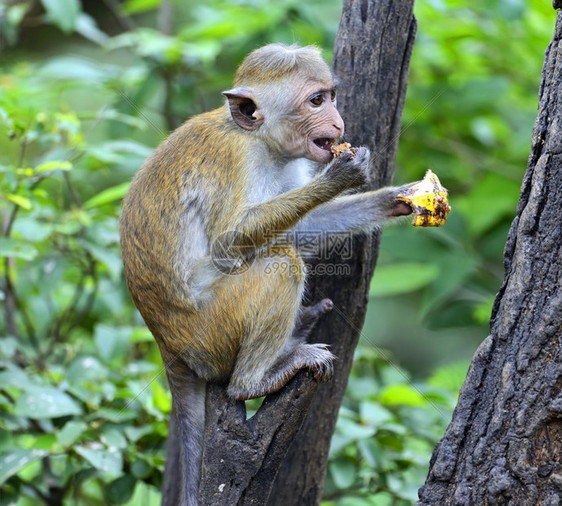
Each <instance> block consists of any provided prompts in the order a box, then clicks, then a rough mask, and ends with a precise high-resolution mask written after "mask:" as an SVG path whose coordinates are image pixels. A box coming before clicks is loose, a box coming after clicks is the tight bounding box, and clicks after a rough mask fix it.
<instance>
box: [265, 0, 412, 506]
mask: <svg viewBox="0 0 562 506" xmlns="http://www.w3.org/2000/svg"><path fill="white" fill-rule="evenodd" d="M416 26H417V24H416V20H415V18H414V15H413V0H400V1H397V0H376V1H375V0H345V1H344V3H343V11H342V19H341V23H340V27H339V30H338V35H337V38H336V43H335V48H334V59H333V67H334V70H335V73H336V75H337V76H338V78H339V79H340V80H341V84H340V86H339V87H338V109H339V111H340V113H341V115H342V117H343V119H344V121H345V125H346V131H345V136H344V137H345V139H346V140H348V141H349V142H351V143H352V145H354V146H368V147H369V148H370V149H371V174H372V181H373V188H379V187H381V186H385V185H388V184H389V183H390V182H391V180H392V175H393V172H394V160H395V157H396V148H397V145H398V137H399V134H400V123H401V118H402V109H403V106H404V100H405V97H406V86H407V81H408V69H409V63H410V56H411V52H412V48H413V44H414V39H415V33H416ZM379 237H380V234H379V233H375V234H373V235H372V236H370V237H358V238H355V239H354V240H353V241H352V242H351V247H350V252H351V253H352V256H351V258H350V259H346V258H345V257H346V252H347V250H346V251H344V252H343V253H342V254H341V255H339V256H338V255H336V254H333V255H331V256H330V257H329V258H327V259H325V258H323V259H321V260H319V261H317V262H316V265H318V264H325V265H327V266H331V265H333V266H336V267H337V266H345V267H346V268H347V269H348V273H346V275H345V276H330V275H323V276H318V275H317V276H311V277H310V279H308V278H307V287H308V298H309V300H310V302H317V301H319V300H321V299H323V298H325V297H328V298H331V299H332V300H333V302H334V310H333V311H332V313H331V314H329V315H327V316H325V317H324V318H323V320H322V321H321V322H320V324H319V326H318V328H317V331H316V332H315V333H314V335H313V336H312V339H311V341H313V342H321V343H327V344H329V345H330V349H331V350H332V351H333V353H334V354H335V355H336V356H337V357H338V360H337V362H336V364H335V371H334V378H333V380H332V381H331V382H330V383H328V384H325V385H321V386H320V388H319V390H318V392H317V394H316V395H315V397H314V399H313V401H312V404H311V407H310V409H309V412H308V415H307V417H306V419H305V422H304V425H303V427H302V429H301V430H300V432H299V434H298V435H297V437H296V439H295V441H294V443H293V445H292V446H291V448H290V450H289V453H288V455H287V457H286V458H285V460H284V462H283V466H282V467H281V469H280V471H279V474H278V476H277V480H276V482H275V485H274V488H273V492H272V494H271V496H270V500H269V503H268V504H269V505H272V506H287V505H297V504H298V505H300V506H306V505H315V504H318V503H319V502H320V498H321V496H322V490H323V487H324V479H325V475H326V465H327V461H328V451H329V449H330V441H331V438H332V434H333V432H334V429H335V425H336V420H337V416H338V411H339V408H340V404H341V401H342V398H343V395H344V392H345V388H346V386H347V379H348V376H349V371H350V369H351V364H352V361H353V353H354V351H355V347H356V346H357V342H358V340H359V335H360V333H361V328H362V326H363V322H364V319H365V313H366V311H367V294H368V291H369V284H370V281H371V277H372V275H373V270H374V267H375V262H376V256H377V253H378V247H379ZM340 246H341V245H340ZM316 265H314V266H312V267H313V268H314V267H316ZM327 270H328V269H326V271H327Z"/></svg>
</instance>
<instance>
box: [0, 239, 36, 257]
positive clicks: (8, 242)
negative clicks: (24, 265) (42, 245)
mask: <svg viewBox="0 0 562 506" xmlns="http://www.w3.org/2000/svg"><path fill="white" fill-rule="evenodd" d="M37 254H38V251H37V250H36V249H35V248H34V247H33V246H32V245H31V244H28V243H26V242H23V241H18V240H17V239H12V238H11V237H0V257H8V258H21V259H22V260H27V261H30V260H33V259H34V258H35V257H36V256H37Z"/></svg>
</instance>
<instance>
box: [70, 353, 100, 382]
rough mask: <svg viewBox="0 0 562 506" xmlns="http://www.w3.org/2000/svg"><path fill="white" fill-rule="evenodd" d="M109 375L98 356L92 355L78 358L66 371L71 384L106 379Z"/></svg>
mask: <svg viewBox="0 0 562 506" xmlns="http://www.w3.org/2000/svg"><path fill="white" fill-rule="evenodd" d="M108 375H109V371H108V370H107V368H106V367H105V366H104V365H103V364H102V363H101V362H100V361H99V360H98V359H97V358H96V357H91V356H85V357H78V358H76V359H75V360H74V361H73V362H72V363H71V364H70V366H69V367H68V369H67V371H66V378H67V379H68V381H69V382H70V383H71V384H81V383H83V382H84V381H104V380H106V379H107V376H108Z"/></svg>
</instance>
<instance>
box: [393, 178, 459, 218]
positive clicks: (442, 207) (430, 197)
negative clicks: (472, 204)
mask: <svg viewBox="0 0 562 506" xmlns="http://www.w3.org/2000/svg"><path fill="white" fill-rule="evenodd" d="M398 199H399V200H402V201H403V202H406V203H407V204H408V205H409V206H410V207H411V208H412V211H413V212H414V219H413V220H412V225H414V227H440V226H441V225H443V224H444V223H445V222H446V221H447V215H448V214H449V211H450V210H451V206H449V202H448V200H447V190H446V189H445V188H443V187H442V186H441V183H440V182H439V178H438V177H437V176H436V175H435V174H434V173H433V172H431V171H430V170H428V171H427V172H426V173H425V177H424V178H423V179H422V180H421V181H420V182H419V183H416V184H414V185H412V186H410V188H408V189H407V190H406V191H404V192H402V193H401V194H400V195H398Z"/></svg>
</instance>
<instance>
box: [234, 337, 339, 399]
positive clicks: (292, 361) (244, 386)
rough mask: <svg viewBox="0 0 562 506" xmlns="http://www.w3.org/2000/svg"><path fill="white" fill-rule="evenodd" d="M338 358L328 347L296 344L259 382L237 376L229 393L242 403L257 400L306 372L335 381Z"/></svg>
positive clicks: (246, 372)
mask: <svg viewBox="0 0 562 506" xmlns="http://www.w3.org/2000/svg"><path fill="white" fill-rule="evenodd" d="M334 359H335V356H334V355H333V354H332V353H331V352H330V351H328V348H327V346H326V345H325V344H307V343H296V346H295V347H294V348H292V349H291V350H290V351H289V352H288V353H286V354H285V355H282V356H281V358H280V359H279V360H278V361H277V362H276V363H275V364H274V365H273V367H271V369H269V370H268V371H266V372H265V374H263V375H262V376H261V378H260V380H259V381H256V377H255V376H253V377H252V376H251V375H248V371H245V374H236V375H235V374H233V375H232V378H231V380H230V383H229V385H228V394H229V395H230V396H232V397H234V398H236V399H239V400H247V399H254V398H256V397H262V396H264V395H268V394H271V393H273V392H277V390H280V389H281V388H282V387H283V386H285V385H286V384H287V382H288V381H289V380H290V379H291V378H292V377H293V376H294V375H295V374H297V372H299V371H300V370H302V369H311V371H312V372H313V374H314V377H315V378H316V379H317V380H318V381H322V382H325V381H329V380H330V379H331V378H332V374H333V366H332V362H333V361H334Z"/></svg>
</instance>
